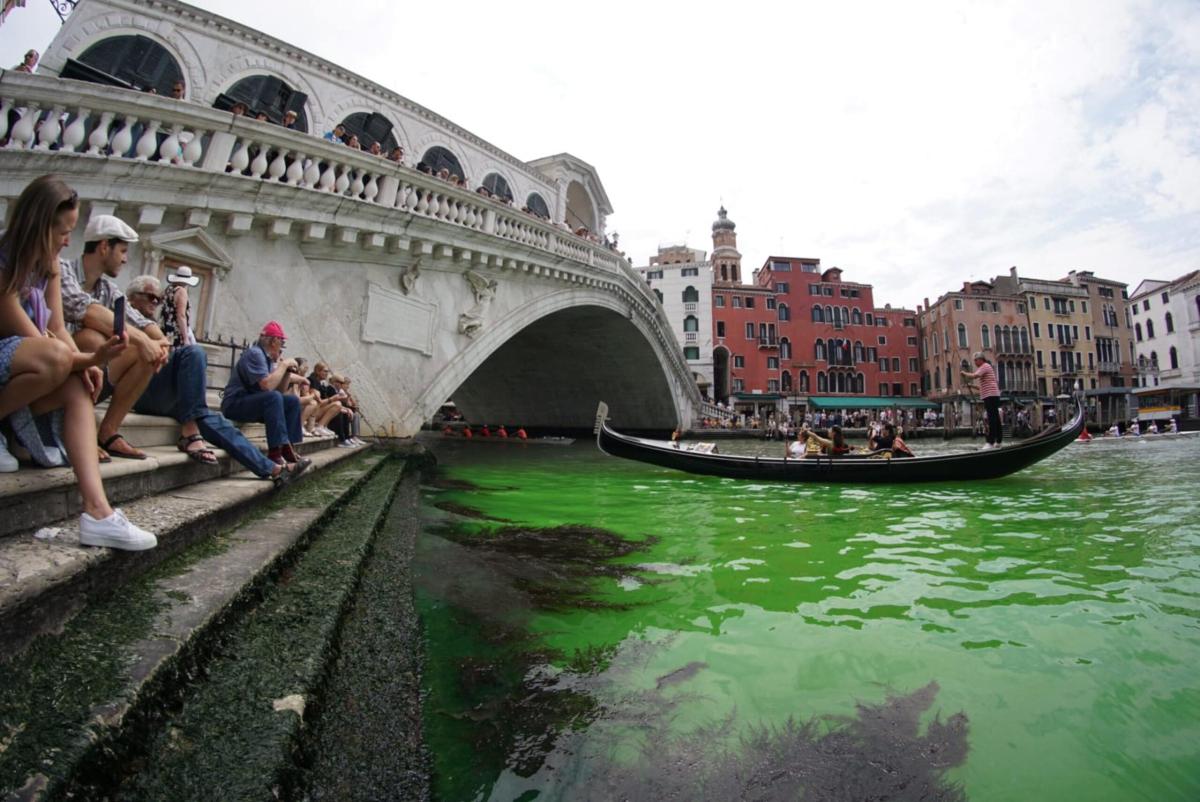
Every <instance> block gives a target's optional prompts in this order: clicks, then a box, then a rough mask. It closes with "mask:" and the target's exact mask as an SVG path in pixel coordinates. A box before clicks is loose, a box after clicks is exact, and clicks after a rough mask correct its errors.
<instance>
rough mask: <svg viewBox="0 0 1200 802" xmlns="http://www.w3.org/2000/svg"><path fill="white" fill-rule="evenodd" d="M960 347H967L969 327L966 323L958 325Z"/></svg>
mask: <svg viewBox="0 0 1200 802" xmlns="http://www.w3.org/2000/svg"><path fill="white" fill-rule="evenodd" d="M958 347H959V348H966V347H967V326H966V324H964V323H959V324H958Z"/></svg>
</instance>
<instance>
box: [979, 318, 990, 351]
mask: <svg viewBox="0 0 1200 802" xmlns="http://www.w3.org/2000/svg"><path fill="white" fill-rule="evenodd" d="M979 341H980V342H981V343H982V344H983V350H985V351H986V350H987V349H989V348H991V347H992V332H991V330H990V329H988V327H987V324H986V323H984V324H983V325H982V326H980V327H979Z"/></svg>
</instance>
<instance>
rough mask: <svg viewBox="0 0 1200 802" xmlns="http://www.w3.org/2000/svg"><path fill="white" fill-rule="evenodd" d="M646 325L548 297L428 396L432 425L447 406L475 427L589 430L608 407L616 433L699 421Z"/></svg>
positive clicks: (490, 334) (470, 352) (597, 297)
mask: <svg viewBox="0 0 1200 802" xmlns="http://www.w3.org/2000/svg"><path fill="white" fill-rule="evenodd" d="M645 325H646V324H645V323H644V322H643V321H642V319H641V318H640V317H634V318H633V319H631V318H630V316H629V313H628V309H627V308H626V307H625V306H624V305H623V304H622V303H620V302H619V301H617V300H616V299H615V298H612V297H611V296H606V295H604V294H602V293H599V292H597V293H586V294H584V295H583V296H582V297H581V296H580V294H578V293H577V292H576V293H569V294H568V293H563V294H561V295H560V296H559V297H558V298H553V297H552V298H542V299H540V300H539V301H538V303H537V304H536V306H535V307H528V306H527V307H523V308H521V309H518V310H516V311H514V313H513V314H511V315H509V316H508V317H507V318H506V319H503V320H500V321H497V322H496V324H495V325H494V326H493V327H489V328H488V329H487V330H485V333H484V334H483V335H481V336H480V337H479V338H478V339H477V340H476V341H473V342H472V343H471V344H470V345H469V346H468V347H466V348H465V349H464V350H463V351H461V352H460V353H459V354H458V355H457V356H456V357H455V358H454V359H453V360H452V361H451V363H450V364H449V365H447V368H446V369H445V370H443V371H442V372H441V373H440V375H439V376H438V378H437V379H436V380H435V381H434V382H433V383H432V384H431V385H430V386H429V387H428V388H427V389H426V390H425V391H424V392H423V393H421V395H420V398H419V400H418V403H417V408H416V409H414V410H413V413H412V414H413V415H414V416H417V417H419V418H420V419H428V418H429V416H430V415H432V414H433V412H434V411H436V410H437V408H438V407H439V406H440V405H441V404H442V403H443V402H444V401H446V400H447V399H450V398H453V400H454V403H455V405H456V406H457V407H458V409H459V410H460V411H461V412H462V413H463V415H464V416H465V417H466V418H467V419H468V420H470V421H472V422H478V423H493V424H494V423H506V424H521V425H523V426H525V427H527V428H528V427H545V428H554V429H572V428H574V429H578V428H584V427H590V425H591V421H592V420H593V418H594V416H595V412H596V403H597V402H598V401H605V402H606V403H607V404H608V406H609V414H610V416H611V418H612V420H613V422H614V424H615V425H617V426H619V427H621V428H622V429H630V430H659V431H669V430H670V429H672V428H674V427H676V426H678V425H680V423H681V422H682V421H683V420H685V419H686V418H687V416H688V415H689V414H690V413H691V410H690V409H683V408H681V406H680V405H681V404H686V402H684V401H682V397H683V396H686V395H688V394H689V393H695V392H696V391H695V388H694V387H688V388H686V390H685V389H683V388H680V387H678V386H676V385H677V383H678V382H677V381H676V378H675V377H674V376H668V375H667V373H666V371H665V370H664V365H665V364H667V360H666V359H664V356H663V354H661V353H660V352H659V344H658V341H657V340H656V339H655V337H654V336H653V335H652V333H651V332H649V331H648V330H646V328H645Z"/></svg>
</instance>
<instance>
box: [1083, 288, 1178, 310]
mask: <svg viewBox="0 0 1200 802" xmlns="http://www.w3.org/2000/svg"><path fill="white" fill-rule="evenodd" d="M1170 297H1171V296H1170V295H1169V294H1168V293H1165V292H1164V293H1163V294H1162V302H1163V303H1164V304H1165V303H1166V302H1167V301H1168V300H1169V298H1170ZM1084 311H1087V310H1084Z"/></svg>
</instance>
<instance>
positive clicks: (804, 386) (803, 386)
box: [800, 370, 808, 393]
mask: <svg viewBox="0 0 1200 802" xmlns="http://www.w3.org/2000/svg"><path fill="white" fill-rule="evenodd" d="M800 392H802V393H807V392H808V371H807V370H802V371H800Z"/></svg>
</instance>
